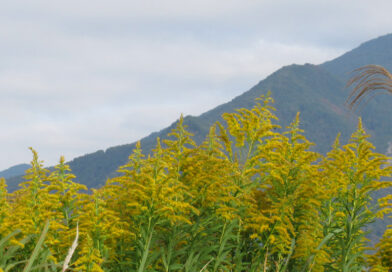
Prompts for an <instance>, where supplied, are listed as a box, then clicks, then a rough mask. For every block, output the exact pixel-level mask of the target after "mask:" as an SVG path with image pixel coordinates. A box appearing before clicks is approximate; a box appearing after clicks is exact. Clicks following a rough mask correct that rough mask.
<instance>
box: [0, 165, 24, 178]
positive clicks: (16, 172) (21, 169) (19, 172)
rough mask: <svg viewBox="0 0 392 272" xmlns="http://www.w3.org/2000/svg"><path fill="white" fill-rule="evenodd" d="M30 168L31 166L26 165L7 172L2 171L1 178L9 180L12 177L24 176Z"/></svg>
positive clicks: (11, 168) (17, 166)
mask: <svg viewBox="0 0 392 272" xmlns="http://www.w3.org/2000/svg"><path fill="white" fill-rule="evenodd" d="M29 168H30V165H29V164H26V163H23V164H18V165H15V166H12V167H10V168H8V169H6V170H3V171H1V172H0V177H3V178H5V179H8V178H10V177H14V176H20V175H23V174H24V172H25V171H26V170H27V169H29Z"/></svg>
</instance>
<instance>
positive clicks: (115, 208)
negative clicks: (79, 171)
mask: <svg viewBox="0 0 392 272" xmlns="http://www.w3.org/2000/svg"><path fill="white" fill-rule="evenodd" d="M272 102H273V100H272V98H271V97H269V96H266V97H261V98H260V99H259V100H257V101H256V103H255V106H254V107H253V108H252V109H239V110H237V111H236V112H234V113H226V114H224V115H223V120H224V123H223V124H221V123H218V122H217V123H216V124H215V125H214V126H212V127H211V128H210V132H209V134H208V135H207V137H206V139H205V140H204V142H202V143H201V144H200V145H197V144H196V143H195V142H194V141H193V140H192V139H191V136H192V135H191V134H190V133H189V132H187V130H186V126H185V124H184V119H183V118H182V117H181V118H180V120H179V122H178V124H177V127H176V128H175V129H174V130H173V131H172V132H171V133H170V134H169V135H168V139H167V140H163V141H162V142H161V140H160V139H157V144H156V148H155V149H154V150H153V151H152V152H151V154H149V155H145V154H144V153H143V152H142V149H141V146H140V143H138V144H137V145H136V148H135V149H134V150H133V154H132V155H131V156H130V157H129V161H128V162H127V163H126V164H125V165H124V166H122V167H120V169H119V170H118V176H117V177H114V178H111V179H109V180H108V181H107V183H106V185H105V186H103V187H102V188H100V189H96V190H91V191H88V190H87V188H86V187H85V186H84V185H81V184H77V183H75V182H73V179H74V178H75V177H74V176H73V175H72V174H71V170H70V169H69V167H68V166H67V165H66V164H65V163H64V158H63V157H62V158H61V159H60V162H59V164H58V165H57V166H55V167H54V169H53V170H51V171H49V170H47V169H45V168H44V167H43V165H42V162H41V161H39V159H38V155H37V153H36V152H35V151H34V150H32V152H33V160H32V162H31V169H29V170H28V171H27V173H26V176H25V182H24V183H22V184H21V188H20V189H19V190H18V191H16V192H13V193H8V192H7V190H6V182H5V180H4V179H0V241H1V240H2V239H3V241H8V244H7V245H6V246H2V245H0V271H3V270H4V271H6V267H8V268H9V267H13V269H15V270H14V271H21V265H23V263H24V261H25V260H26V259H27V258H28V257H29V256H30V254H31V253H32V252H33V250H34V247H35V245H36V243H37V241H38V238H39V234H40V233H41V231H42V228H43V226H44V225H45V222H46V220H47V219H49V220H50V228H49V231H48V233H47V235H46V239H45V243H44V249H43V250H42V251H41V252H40V253H39V255H38V256H40V258H41V260H43V262H45V263H50V264H53V265H55V264H57V265H60V266H61V265H62V262H63V261H64V260H65V259H66V258H68V257H70V260H71V261H70V264H69V267H70V268H71V269H73V271H89V272H92V271H138V272H142V271H202V270H205V271H361V270H362V269H365V267H368V268H370V269H372V271H391V270H390V269H392V262H391V260H392V239H391V237H392V233H391V226H390V228H389V229H388V230H387V231H386V233H385V234H384V236H383V238H382V239H381V241H380V242H379V243H378V244H377V246H376V247H377V248H376V251H375V252H376V253H375V254H374V255H372V256H366V255H365V253H364V252H365V249H366V245H367V244H366V233H365V230H366V229H367V227H368V226H369V224H370V223H371V222H373V221H374V220H375V218H376V217H382V216H383V215H386V214H391V212H392V204H391V201H392V198H391V196H390V195H389V196H387V197H385V198H382V199H380V200H379V203H378V204H375V203H374V202H372V199H371V193H373V192H376V191H378V190H380V189H382V188H386V187H389V186H390V185H391V183H389V182H385V181H382V180H385V179H386V177H390V176H391V173H392V168H391V167H390V166H388V158H387V157H385V156H383V155H381V154H377V153H375V152H373V146H372V145H371V144H370V143H369V142H368V141H367V140H366V139H367V137H368V135H366V133H365V131H364V130H363V127H362V124H361V121H359V126H358V130H357V131H356V132H355V133H354V134H353V135H352V137H351V140H350V142H349V143H348V144H347V145H344V146H341V145H340V143H339V138H337V140H336V142H335V144H334V145H333V148H332V150H331V152H329V153H328V154H327V155H326V156H322V155H320V154H317V153H315V152H312V151H310V150H311V146H312V143H310V142H309V141H308V140H307V139H306V138H305V137H304V136H303V131H302V130H301V129H300V128H299V126H300V122H299V114H298V115H297V116H296V118H295V120H294V121H293V122H292V124H291V125H290V126H289V127H287V128H285V129H281V128H280V127H279V126H278V125H276V124H275V123H276V122H277V118H276V117H275V115H274V114H273V110H274V109H273V108H272V107H271V103H272ZM77 228H78V231H79V233H80V235H79V237H78V245H77V247H76V249H75V251H74V252H72V256H70V255H69V251H68V250H69V248H70V247H71V245H72V243H73V241H74V238H75V234H76V229H77ZM17 229H18V230H20V232H17V233H15V234H14V231H15V230H17ZM7 237H11V238H9V239H8V238H7ZM7 239H8V240H7ZM4 243H5V242H4ZM11 249H12V250H11ZM14 249H15V250H14ZM2 250H3V251H2ZM16 250H18V251H16ZM11 251H12V252H18V253H17V254H15V255H14V256H12V257H9V258H8V259H5V258H4V257H2V256H1V254H2V252H11ZM3 256H6V254H4V255H3ZM7 256H11V255H9V254H8V255H7ZM2 258H3V259H2ZM10 262H12V263H13V265H11V266H10ZM36 265H37V271H40V267H43V265H39V264H36ZM10 271H12V270H10ZM42 271H46V270H42Z"/></svg>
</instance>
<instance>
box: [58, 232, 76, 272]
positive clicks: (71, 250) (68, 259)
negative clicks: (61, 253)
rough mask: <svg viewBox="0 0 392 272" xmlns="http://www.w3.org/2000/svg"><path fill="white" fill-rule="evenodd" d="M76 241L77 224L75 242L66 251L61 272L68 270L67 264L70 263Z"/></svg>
mask: <svg viewBox="0 0 392 272" xmlns="http://www.w3.org/2000/svg"><path fill="white" fill-rule="evenodd" d="M78 239H79V224H77V225H76V236H75V240H74V241H73V243H72V246H71V247H70V248H69V250H68V255H67V257H66V258H65V261H64V265H63V269H62V270H61V272H65V271H66V270H67V269H68V265H69V262H70V261H71V258H72V255H73V254H74V252H75V250H76V247H77V246H78Z"/></svg>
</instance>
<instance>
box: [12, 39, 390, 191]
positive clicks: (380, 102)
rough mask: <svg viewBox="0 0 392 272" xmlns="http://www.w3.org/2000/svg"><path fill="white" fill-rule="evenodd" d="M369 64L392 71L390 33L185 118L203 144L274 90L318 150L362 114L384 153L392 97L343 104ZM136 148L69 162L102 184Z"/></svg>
mask: <svg viewBox="0 0 392 272" xmlns="http://www.w3.org/2000/svg"><path fill="white" fill-rule="evenodd" d="M366 64H380V65H383V66H385V67H386V68H388V69H390V70H392V34H389V35H385V36H383V37H380V38H377V39H374V40H371V41H369V42H366V43H364V44H362V45H361V46H359V47H358V48H356V49H354V50H352V51H350V52H348V53H346V54H344V55H342V56H341V57H338V58H336V59H334V60H331V61H328V62H326V63H324V64H321V65H312V64H305V65H289V66H285V67H283V68H281V69H279V70H278V71H276V72H275V73H273V74H271V75H270V76H268V77H267V78H265V79H264V80H262V81H260V82H259V83H258V84H257V85H256V86H254V87H253V88H251V89H250V90H249V91H247V92H245V93H243V94H242V95H240V96H238V97H236V98H234V99H233V100H232V101H230V102H228V103H225V104H222V105H220V106H217V107H216V108H214V109H212V110H210V111H208V112H206V113H203V114H201V115H200V116H197V117H194V116H187V117H185V124H186V125H187V126H188V130H189V131H190V132H192V133H193V134H194V135H195V136H194V139H195V140H196V142H198V143H200V142H201V141H202V140H203V139H204V137H205V135H206V134H207V132H208V129H209V127H210V126H211V125H212V124H213V123H214V122H216V121H219V120H221V114H222V113H224V112H232V111H234V110H235V109H237V108H242V107H245V108H250V107H251V106H253V105H254V99H255V98H257V97H259V96H260V95H262V94H266V93H267V92H268V91H271V95H272V97H273V98H274V99H275V105H274V107H275V108H276V109H277V111H276V114H277V116H278V117H279V119H280V124H281V125H283V126H285V125H288V124H289V123H290V122H291V121H292V120H293V119H294V117H295V114H296V112H297V111H300V112H301V115H300V119H301V128H302V129H304V130H305V135H306V137H307V138H308V139H309V140H310V141H312V142H314V143H315V144H316V146H315V147H314V150H315V151H318V152H321V153H325V152H327V151H328V150H329V149H330V146H331V145H332V143H333V140H334V139H335V137H336V135H337V134H338V132H341V133H342V137H341V139H342V142H343V143H344V142H345V141H346V140H347V139H348V137H349V136H350V135H351V133H352V132H353V131H354V129H355V127H356V124H357V118H358V116H362V118H363V123H364V126H365V128H366V129H367V132H368V133H370V134H371V135H372V138H371V139H370V141H371V142H372V143H373V144H374V145H375V146H376V147H377V151H378V152H382V153H385V152H386V150H387V147H388V142H392V96H388V95H382V96H378V97H375V99H373V100H371V101H370V102H369V103H367V105H366V107H364V108H363V109H362V110H361V111H357V112H356V113H353V112H352V111H350V110H348V108H347V106H346V105H345V101H346V99H347V97H348V94H349V90H348V89H346V88H345V84H346V81H347V78H348V77H349V73H350V72H351V71H352V70H354V69H356V68H358V67H360V66H362V65H366ZM174 125H175V122H174V123H173V124H172V125H171V126H170V127H168V128H165V129H163V130H161V131H159V132H155V133H152V134H150V135H149V136H147V137H145V138H143V139H141V146H142V148H143V151H144V152H145V153H148V152H149V151H150V150H151V148H153V147H154V145H155V143H156V138H157V137H160V138H165V137H166V135H167V133H168V132H169V131H170V130H171V128H173V127H174ZM134 147H135V143H133V144H125V145H121V146H116V147H111V148H109V149H107V150H106V151H103V150H100V151H97V152H95V153H91V154H87V155H84V156H81V157H78V158H75V159H74V160H72V161H70V162H69V165H70V167H71V169H72V171H73V173H74V174H75V175H76V176H77V178H76V181H77V182H79V183H83V184H85V185H87V186H88V187H99V186H101V185H103V184H104V183H105V181H106V179H107V178H108V177H111V176H113V175H115V173H116V169H117V168H118V167H119V166H120V165H122V164H124V163H125V162H126V161H127V158H128V156H129V155H130V154H131V152H132V149H133V148H134ZM59 155H60V154H59ZM20 180H21V177H20V176H18V177H13V178H9V179H8V180H7V183H8V185H9V189H10V190H11V191H12V190H14V189H16V188H17V184H18V183H19V182H20Z"/></svg>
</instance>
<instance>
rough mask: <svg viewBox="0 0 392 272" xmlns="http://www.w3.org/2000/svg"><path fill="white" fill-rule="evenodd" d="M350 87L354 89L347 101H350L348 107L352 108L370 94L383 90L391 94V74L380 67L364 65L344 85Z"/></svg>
mask: <svg viewBox="0 0 392 272" xmlns="http://www.w3.org/2000/svg"><path fill="white" fill-rule="evenodd" d="M350 86H353V87H354V89H353V90H352V92H351V94H350V96H349V97H348V99H347V101H349V100H351V99H352V100H351V102H350V103H349V106H350V108H353V107H354V106H355V105H356V104H357V105H359V104H360V103H361V102H362V100H363V99H364V97H365V95H368V94H371V93H372V94H374V95H375V91H379V90H384V91H388V92H390V93H392V74H391V73H389V72H388V70H387V69H385V68H384V67H382V66H379V65H366V66H363V67H360V68H358V69H356V70H354V76H353V77H352V78H351V79H350V80H349V81H348V82H347V85H346V87H350ZM374 95H373V96H374ZM373 96H372V97H371V98H373ZM371 98H370V99H371Z"/></svg>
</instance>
